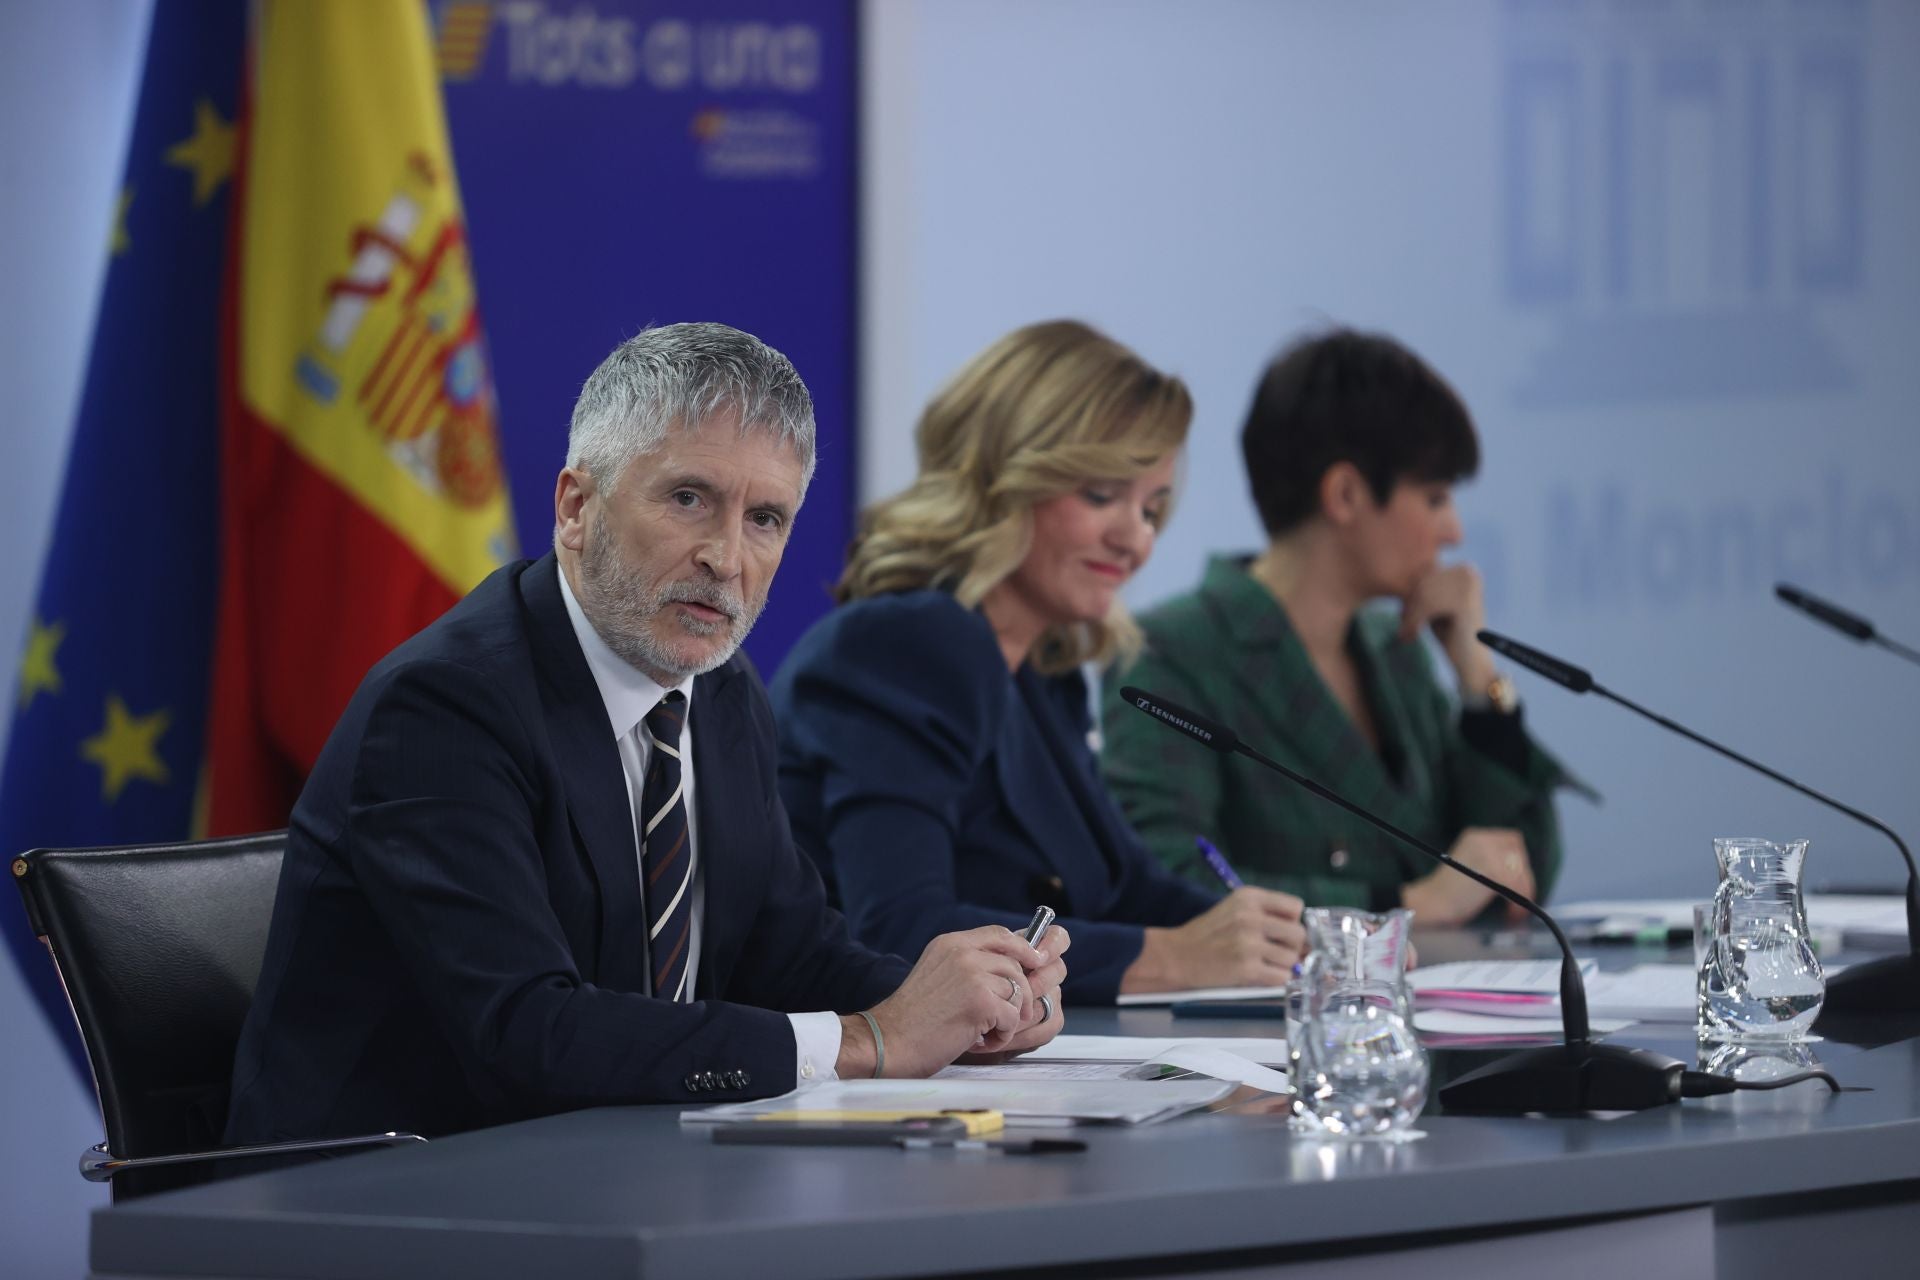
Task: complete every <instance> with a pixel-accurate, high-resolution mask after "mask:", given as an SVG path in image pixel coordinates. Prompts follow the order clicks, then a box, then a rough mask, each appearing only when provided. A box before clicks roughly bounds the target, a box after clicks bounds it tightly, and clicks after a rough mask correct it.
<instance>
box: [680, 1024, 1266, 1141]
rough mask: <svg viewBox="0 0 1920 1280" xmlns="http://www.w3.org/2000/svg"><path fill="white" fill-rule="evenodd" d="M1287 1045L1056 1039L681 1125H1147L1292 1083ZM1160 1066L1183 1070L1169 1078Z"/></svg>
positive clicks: (721, 1110)
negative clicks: (956, 1119) (942, 1120)
mask: <svg viewBox="0 0 1920 1280" xmlns="http://www.w3.org/2000/svg"><path fill="white" fill-rule="evenodd" d="M1286 1060H1287V1044H1286V1041H1284V1040H1275V1039H1266V1038H1238V1037H1217V1036H1216V1037H1205V1038H1188V1039H1156V1038H1152V1037H1143V1036H1057V1037H1055V1038H1054V1040H1053V1041H1052V1042H1051V1043H1050V1044H1046V1045H1042V1046H1041V1047H1040V1048H1038V1049H1035V1050H1033V1051H1032V1052H1031V1053H1027V1054H1023V1055H1021V1056H1020V1057H1018V1058H1015V1059H1013V1060H1011V1061H1009V1062H1003V1063H996V1064H994V1065H991V1066H954V1067H948V1068H947V1069H946V1070H945V1071H942V1072H941V1073H940V1074H939V1075H937V1076H935V1077H934V1078H933V1079H931V1080H835V1081H829V1082H826V1083H823V1084H814V1085H803V1086H802V1087H800V1088H799V1089H796V1090H794V1091H793V1092H792V1093H788V1094H783V1095H782V1096H780V1097H778V1098H763V1099H760V1100H758V1101H755V1102H737V1103H729V1104H726V1105H723V1106H718V1107H709V1108H706V1109H704V1110H700V1111H684V1112H682V1113H681V1115H680V1121H681V1123H683V1124H719V1123H727V1122H731V1121H735V1120H747V1119H752V1118H753V1117H755V1116H762V1115H773V1114H790V1113H793V1112H796V1111H805V1112H808V1113H819V1112H843V1111H964V1110H973V1109H980V1108H985V1109H989V1110H993V1111H998V1112H1000V1113H1001V1114H1002V1115H1004V1116H1005V1117H1006V1120H1007V1123H1008V1124H1009V1125H1058V1124H1079V1123H1108V1124H1151V1123H1153V1122H1154V1121H1156V1120H1165V1119H1167V1118H1168V1117H1170V1116H1176V1115H1180V1114H1182V1113H1183V1112H1187V1111H1192V1110H1195V1109H1197V1108H1199V1107H1204V1106H1207V1105H1209V1104H1211V1103H1214V1102H1218V1101H1220V1100H1221V1099H1222V1098H1224V1097H1226V1096H1227V1095H1228V1094H1230V1093H1232V1092H1233V1091H1234V1089H1235V1087H1236V1086H1238V1085H1243V1084H1246V1085H1252V1086H1254V1087H1255V1088H1259V1089H1265V1090H1267V1091H1268V1092H1272V1093H1286V1092H1288V1091H1289V1089H1290V1086H1289V1084H1288V1082H1287V1076H1286V1073H1285V1072H1284V1071H1279V1070H1275V1067H1277V1066H1280V1065H1283V1064H1285V1062H1286ZM1161 1067H1172V1068H1177V1069H1178V1071H1179V1072H1180V1073H1185V1074H1181V1075H1179V1076H1178V1078H1163V1077H1165V1076H1166V1075H1167V1074H1168V1073H1165V1072H1163V1071H1161V1070H1160V1068H1161Z"/></svg>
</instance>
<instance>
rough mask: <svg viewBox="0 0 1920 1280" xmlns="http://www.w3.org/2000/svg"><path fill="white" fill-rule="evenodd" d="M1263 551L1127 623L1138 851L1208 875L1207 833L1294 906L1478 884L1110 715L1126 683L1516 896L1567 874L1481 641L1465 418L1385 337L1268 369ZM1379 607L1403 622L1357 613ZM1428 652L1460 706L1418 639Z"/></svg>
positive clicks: (1123, 775) (1551, 775)
mask: <svg viewBox="0 0 1920 1280" xmlns="http://www.w3.org/2000/svg"><path fill="white" fill-rule="evenodd" d="M1241 445H1242V450H1243V452H1244V454H1245V457H1246V464H1247V472H1248V478H1249V480H1250V481H1251V484H1252V487H1253V496H1254V502H1255V504H1256V505H1257V506H1258V507H1259V511H1260V517H1261V522H1262V523H1263V524H1264V525H1265V527H1266V530H1267V534H1268V538H1269V542H1268V545H1267V548H1266V549H1265V550H1264V551H1263V552H1261V553H1260V554H1258V555H1255V556H1252V557H1244V558H1233V557H1225V556H1222V557H1217V558H1215V559H1214V560H1213V561H1212V562H1211V563H1210V564H1209V565H1208V567H1207V571H1206V576H1205V578H1204V579H1203V581H1202V582H1201V584H1200V588H1199V590H1197V591H1195V592H1192V593H1190V594H1188V595H1184V596H1180V597H1178V598H1176V599H1174V600H1171V601H1168V602H1167V603H1165V604H1163V605H1161V606H1160V607H1159V608H1156V609H1154V610H1151V611H1149V612H1147V613H1146V614H1144V615H1142V616H1141V617H1140V619H1139V622H1140V626H1141V628H1142V629H1143V630H1144V632H1145V634H1146V647H1145V649H1144V651H1143V652H1142V654H1141V656H1140V657H1139V658H1138V660H1137V661H1136V662H1134V663H1133V664H1132V665H1130V666H1128V667H1127V668H1126V669H1124V670H1115V671H1112V672H1110V673H1109V677H1108V682H1107V694H1106V700H1105V712H1104V717H1103V720H1104V731H1105V739H1106V745H1105V749H1104V753H1103V755H1102V769H1103V771H1104V773H1105V775H1106V778H1107V781H1108V783H1109V785H1110V786H1111V788H1112V790H1113V793H1114V795H1115V797H1116V798H1117V799H1118V800H1119V801H1120V803H1121V805H1122V807H1123V808H1124V809H1125V811H1126V813H1127V816H1128V818H1129V819H1130V820H1131V821H1132V823H1133V825H1134V827H1135V829H1136V830H1137V831H1138V832H1139V833H1140V835H1141V836H1142V837H1143V838H1144V839H1145V841H1146V843H1147V845H1148V847H1149V848H1151V849H1152V850H1153V851H1154V853H1155V854H1156V855H1157V856H1158V857H1160V858H1161V859H1162V860H1163V861H1164V862H1166V863H1167V864H1168V865H1169V866H1171V867H1174V868H1176V869H1178V870H1180V871H1182V872H1183V873H1185V874H1186V875H1188V876H1190V877H1191V878H1193V879H1195V880H1197V881H1199V882H1202V883H1208V882H1211V883H1218V880H1217V878H1216V877H1215V876H1214V873H1213V872H1212V871H1211V870H1210V869H1209V868H1208V867H1207V866H1206V865H1205V863H1204V862H1203V861H1202V860H1201V859H1200V858H1199V857H1198V855H1197V853H1196V845H1195V837H1196V836H1204V837H1207V838H1210V839H1211V840H1213V841H1214V842H1215V843H1216V844H1218V845H1219V847H1220V848H1221V850H1222V852H1223V853H1225V855H1226V857H1227V859H1228V861H1229V862H1231V863H1232V864H1233V866H1234V868H1235V869H1236V870H1238V871H1239V873H1240V874H1241V875H1242V876H1243V877H1244V878H1245V879H1246V880H1247V881H1248V882H1249V883H1253V884H1261V885H1266V886H1269V887H1273V888H1279V889H1284V890H1286V891H1288V892H1290V893H1293V894H1297V895H1299V896H1300V897H1302V898H1304V899H1305V900H1306V902H1307V904H1308V905H1309V906H1334V905H1348V906H1360V907H1369V908H1372V909H1374V910H1382V909H1385V908H1388V907H1397V906H1403V905H1404V906H1407V907H1411V908H1413V909H1414V911H1415V913H1416V914H1417V915H1418V917H1419V918H1420V919H1421V920H1422V921H1423V922H1427V923H1434V924H1458V923H1461V922H1464V921H1467V920H1470V919H1472V918H1473V917H1475V916H1476V915H1478V914H1480V913H1481V912H1482V911H1483V910H1486V909H1488V908H1489V904H1490V903H1491V902H1492V901H1493V895H1492V892H1491V891H1490V890H1488V889H1486V888H1484V887H1482V886H1480V885H1477V884H1475V883H1474V882H1472V881H1470V880H1468V879H1467V878H1466V877H1465V876H1462V875H1459V874H1458V873H1456V872H1453V871H1449V870H1447V869H1445V868H1435V867H1434V866H1433V864H1432V863H1431V862H1429V861H1428V860H1427V859H1425V858H1423V857H1422V856H1421V855H1420V854H1418V853H1416V852H1414V851H1413V850H1411V849H1407V848H1404V847H1402V846H1400V845H1398V843H1397V842H1395V841H1394V840H1392V839H1391V838H1390V837H1388V836H1386V835H1385V834H1384V833H1381V832H1379V831H1377V830H1375V829H1374V828H1372V827H1369V826H1367V825H1365V824H1364V823H1362V822H1360V820H1359V819H1357V818H1353V817H1351V816H1349V815H1348V814H1346V813H1344V812H1342V811H1340V810H1339V809H1336V808H1334V807H1333V806H1332V805H1329V804H1327V803H1325V802H1324V801H1321V800H1319V799H1317V798H1315V797H1314V796H1312V795H1310V794H1309V793H1307V792H1306V791H1305V790H1303V789H1301V788H1298V787H1294V786H1291V785H1289V784H1288V783H1286V782H1285V781H1284V780H1282V779H1278V778H1275V777H1274V776H1273V775H1272V774H1270V773H1268V772H1266V771H1264V770H1262V769H1259V768H1258V767H1257V766H1255V765H1254V764H1253V763H1252V762H1250V761H1247V760H1243V759H1240V758H1239V757H1237V756H1231V755H1220V754H1217V753H1215V752H1210V751H1205V750H1202V749H1200V748H1198V747H1197V746H1195V745H1194V744H1193V743H1191V742H1188V741H1187V740H1186V739H1184V738H1183V737H1181V736H1180V735H1179V734H1173V733H1168V732H1167V731H1166V730H1165V729H1164V728H1162V727H1161V726H1159V725H1156V724H1153V723H1152V722H1151V721H1150V720H1149V719H1148V718H1147V717H1145V716H1143V715H1141V714H1140V713H1139V712H1138V711H1136V710H1134V709H1133V708H1131V707H1128V706H1126V705H1124V704H1123V703H1122V702H1121V701H1120V699H1119V697H1118V690H1119V687H1120V685H1121V684H1122V683H1125V684H1133V685H1138V686H1140V687H1141V688H1143V689H1147V690H1151V691H1153V692H1155V693H1159V694H1161V695H1163V696H1164V697H1166V698H1168V699H1171V700H1173V701H1176V702H1181V703H1184V704H1186V705H1187V706H1190V707H1193V708H1195V709H1196V710H1198V711H1201V712H1204V713H1205V714H1207V715H1210V716H1214V717H1217V718H1219V719H1220V720H1222V721H1223V722H1225V723H1227V724H1228V725H1230V726H1232V727H1233V728H1234V729H1235V730H1236V731H1237V732H1238V733H1239V734H1240V736H1241V737H1242V738H1243V739H1245V740H1246V741H1247V742H1249V743H1250V744H1252V745H1254V746H1257V747H1258V748H1259V749H1260V750H1262V751H1264V752H1266V753H1268V754H1270V755H1272V756H1273V757H1274V758H1275V759H1277V760H1279V761H1280V762H1281V763H1283V764H1286V765H1289V766H1291V767H1293V768H1295V769H1297V770H1299V771H1301V772H1302V773H1305V774H1307V775H1308V776H1309V777H1312V778H1315V779H1317V780H1319V781H1320V782H1322V783H1324V784H1326V785H1327V786H1329V787H1331V788H1333V789H1334V790H1336V791H1338V792H1340V793H1341V794H1343V795H1345V796H1346V797H1347V798H1348V799H1350V800H1353V801H1354V802H1356V803H1358V804H1360V805H1362V806H1364V807H1366V808H1367V809H1370V810H1371V811H1373V812H1374V813H1377V814H1379V815H1380V816H1381V817H1384V818H1386V819H1387V820H1388V821H1390V822H1393V823H1395V824H1397V825H1399V826H1400V827H1402V828H1404V829H1405V830H1407V831H1410V832H1412V833H1413V834H1414V835H1417V836H1419V837H1420V838H1422V839H1423V840H1426V841H1427V842H1428V843H1430V844H1434V845H1437V846H1440V847H1442V848H1449V849H1450V851H1451V852H1452V854H1453V856H1454V857H1456V858H1458V859H1459V860H1460V861H1462V862H1464V863H1466V864H1467V865H1469V866H1472V867H1474V868H1475V869H1477V870H1479V871H1482V872H1484V873H1486V874H1487V875H1489V876H1492V877H1494V878H1496V879H1498V880H1500V881H1502V882H1503V883H1505V884H1507V885H1509V886H1510V887H1512V888H1514V889H1517V890H1519V891H1520V892H1521V893H1524V894H1529V895H1538V896H1542V897H1544V896H1545V895H1546V893H1547V892H1548V891H1549V890H1550V889H1551V888H1552V886H1553V881H1554V877H1555V875H1556V874H1557V873H1558V871H1559V868H1560V856H1561V850H1560V835H1559V827H1558V822H1557V819H1556V817H1555V814H1554V806H1553V792H1554V790H1555V789H1556V788H1557V787H1559V786H1562V785H1568V784H1570V781H1571V780H1570V779H1569V778H1568V776H1567V774H1566V773H1565V772H1564V771H1563V770H1562V769H1561V768H1560V766H1559V765H1558V764H1557V763H1556V762H1555V761H1554V760H1553V759H1552V758H1551V757H1550V756H1548V755H1547V754H1546V752H1544V751H1542V750H1541V749H1540V748H1539V747H1538V746H1537V745H1536V744H1535V743H1534V742H1533V740H1532V739H1531V738H1530V737H1529V736H1528V734H1527V732H1526V729H1525V727H1524V725H1523V724H1522V721H1521V714H1520V709H1519V706H1518V702H1517V699H1516V697H1515V695H1514V692H1513V686H1512V685H1511V684H1510V683H1509V682H1508V681H1507V680H1506V679H1505V678H1504V677H1502V676H1501V675H1500V674H1499V672H1498V671H1497V670H1496V668H1495V667H1494V664H1493V658H1492V655H1491V654H1490V653H1489V652H1488V651H1487V649H1486V648H1485V646H1483V645H1482V644H1481V643H1480V642H1479V641H1478V640H1477V639H1476V638H1475V635H1476V633H1477V632H1478V631H1479V630H1480V628H1481V627H1482V625H1483V624H1484V606H1483V604H1482V599H1481V585H1480V578H1479V575H1478V574H1477V573H1476V572H1475V570H1474V569H1473V567H1472V566H1471V565H1467V564H1451V565H1442V564H1441V563H1440V562H1439V555H1440V552H1441V550H1442V549H1444V548H1446V547H1449V546H1452V545H1454V544H1456V543H1458V542H1459V541H1460V520H1459V517H1458V515H1457V514H1456V513H1455V510H1454V507H1453V499H1452V490H1453V486H1454V485H1455V484H1456V483H1458V482H1459V481H1461V480H1464V479H1466V478H1467V477H1470V476H1471V475H1472V474H1473V473H1474V471H1475V470H1476V469H1477V468H1478V466H1479V444H1478V441H1477V440H1476V438H1475V435H1474V430H1473V424H1472V422H1471V420H1470V419H1469V417H1468V415H1467V411H1466V408H1465V406H1464V405H1463V404H1462V403H1461V402H1460V399H1459V397H1458V396H1457V395H1456V394H1455V393H1454V391H1453V389H1452V388H1451V387H1449V386H1448V385H1447V384H1446V383H1445V382H1444V381H1442V380H1441V378H1440V377H1439V376H1438V375H1437V374H1436V373H1434V372H1433V370H1432V369H1430V368H1428V367H1427V365H1426V364H1425V363H1423V362H1422V361H1421V360H1420V358H1419V357H1418V356H1416V355H1414V354H1413V353H1412V352H1411V351H1408V350H1407V349H1406V348H1404V347H1402V346H1401V345H1400V344H1398V343H1396V342H1394V341H1393V340H1392V339H1390V338H1386V337H1382V336H1377V335H1371V334H1359V333H1354V332H1351V331H1347V330H1339V331H1335V332H1332V333H1329V334H1326V335H1324V336H1321V337H1317V338H1312V339H1309V340H1306V341H1303V342H1300V343H1297V344H1296V345H1294V346H1293V347H1292V348H1290V349H1289V350H1287V351H1286V352H1284V353H1282V355H1281V356H1280V357H1279V358H1277V359H1276V360H1275V361H1274V362H1273V363H1272V364H1271V365H1270V366H1268V368H1267V370H1266V373H1265V376H1264V377H1263V378H1262V380H1261V382H1260V385H1259V387H1258V389H1257V390H1256V392H1255V395H1254V400H1253V406H1252V409H1251V410H1250V411H1249V413H1248V415H1247V420H1246V425H1245V427H1244V429H1243V431H1242V433H1241ZM1382 597H1391V598H1394V599H1397V600H1398V601H1399V608H1398V610H1397V611H1396V610H1393V609H1380V608H1368V607H1367V605H1368V602H1370V601H1374V600H1378V599H1380V598H1382ZM1423 631H1431V632H1432V635H1433V637H1434V639H1435V640H1436V641H1438V643H1439V647H1440V649H1441V651H1442V652H1443V653H1444V654H1445V655H1446V659H1447V662H1448V664H1449V665H1450V666H1451V667H1452V674H1453V676H1454V678H1455V680H1456V682H1457V685H1458V689H1459V699H1458V701H1459V710H1457V711H1456V710H1455V708H1454V703H1453V700H1452V699H1449V697H1448V696H1447V694H1446V693H1445V692H1444V691H1443V690H1442V688H1441V686H1440V685H1439V683H1438V682H1437V680H1436V678H1435V673H1434V670H1433V665H1432V663H1431V662H1430V660H1429V659H1428V656H1427V652H1426V648H1425V646H1424V644H1423V643H1422V639H1421V633H1422V632H1423Z"/></svg>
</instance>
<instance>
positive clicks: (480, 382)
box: [207, 0, 514, 834]
mask: <svg viewBox="0 0 1920 1280" xmlns="http://www.w3.org/2000/svg"><path fill="white" fill-rule="evenodd" d="M257 15H258V17H257V26H256V29H255V48H254V61H253V66H252V75H251V81H250V92H251V102H250V109H249V111H248V112H247V115H246V120H245V125H244V129H243V140H242V143H241V156H240V160H239V166H238V171H239V178H238V185H237V191H236V195H237V197H238V204H237V206H236V213H237V217H236V223H235V229H234V232H233V240H232V245H231V250H230V253H231V269H230V271H229V273H228V300H227V309H226V316H225V321H224V328H225V333H224V341H223V350H224V355H225V367H224V369H223V372H222V381H223V387H224V392H225V401H226V403H225V404H224V406H223V409H224V415H225V424H224V449H223V457H224V471H223V476H222V495H223V496H222V503H223V520H222V546H223V552H222V555H223V562H222V584H221V601H220V620H219V637H218V642H217V646H216V654H215V669H214V689H213V699H212V717H211V723H210V730H209V744H208V782H209V791H208V797H207V799H208V812H207V829H208V831H209V832H210V833H212V834H221V833H225V832H232V831H246V830H259V829H263V828H269V827H274V826H278V825H281V824H282V823H284V822H285V821H286V818H287V814H288V812H289V811H290V809H291V807H292V803H293V800H294V799H295V797H296V796H297V795H298V789H299V786H300V784H301V782H302V781H303V780H304V778H305V776H306V774H307V772H308V771H309V770H310V769H311V768H312V765H313V763H314V760H315V758H316V757H317V756H318V754H319V751H320V748H321V746H322V745H323V744H324V743H325V741H326V737H327V734H328V733H329V732H330V731H331V730H332V728H333V724H334V721H335V719H336V718H337V717H338V716H339V714H340V711H341V710H342V708H344V707H345V706H346V703H347V699H348V698H349V697H350V696H351V695H352V692H353V690H354V688H355V687H356V686H357V685H358V683H359V681H360V679H361V677H362V676H363V675H365V673H366V671H367V669H368V668H369V667H370V666H372V664H373V663H374V662H376V661H377V660H378V659H379V658H380V657H381V656H382V655H383V654H385V653H386V652H387V651H388V650H389V649H391V648H393V647H394V646H395V645H396V644H398V643H399V642H400V641H402V640H404V639H405V638H406V637H407V636H409V635H411V634H413V633H414V632H415V631H418V630H419V629H420V628H421V627H423V626H425V625H426V624H427V623H428V622H430V621H432V620H433V619H434V618H435V617H437V616H439V614H440V613H442V612H443V611H444V610H445V609H446V608H447V607H448V606H449V605H451V604H452V603H453V602H454V601H455V600H457V599H459V598H460V596H462V595H463V594H465V593H466V592H467V591H468V590H469V589H470V588H472V587H473V585H474V584H475V583H477V582H478V581H479V580H480V579H481V578H483V577H485V576H486V574H487V573H488V572H489V571H491V570H492V569H493V568H494V567H495V566H497V565H499V564H500V563H502V562H503V561H504V560H506V559H508V558H509V557H511V556H512V555H513V554H514V535H513V525H512V519H511V513H510V512H509V510H508V505H507V492H506V487H505V484H504V482H503V477H502V474H501V466H500V452H499V447H498V441H497V436H496V426H495V411H494V397H493V385H492V379H491V376H490V372H489V368H488V360H487V353H486V344H485V342H484V340H483V337H482V334H481V328H480V317H479V311H478V309H477V306H476V300H475V296H474V287H473V272H472V267H471V264H470V261H469V258H468V254H467V241H466V228H465V223H464V220H463V218H462V216H461V207H460V194H459V189H458V186H457V185H456V183H455V181H454V174H453V156H452V151H451V148H450V147H449V145H448V140H447V128H446V120H445V116H444V113H443V111H442V107H441V102H440V89H439V82H438V80H437V78H436V71H435V55H434V49H433V43H432V40H431V38H430V37H429V34H428V31H427V24H426V17H425V11H424V6H423V5H419V4H312V3H299V2H292V0H289V2H285V3H266V4H263V5H261V6H259V8H258V10H257Z"/></svg>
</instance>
